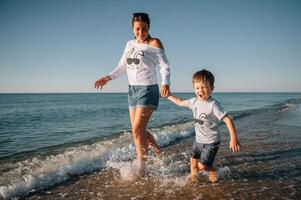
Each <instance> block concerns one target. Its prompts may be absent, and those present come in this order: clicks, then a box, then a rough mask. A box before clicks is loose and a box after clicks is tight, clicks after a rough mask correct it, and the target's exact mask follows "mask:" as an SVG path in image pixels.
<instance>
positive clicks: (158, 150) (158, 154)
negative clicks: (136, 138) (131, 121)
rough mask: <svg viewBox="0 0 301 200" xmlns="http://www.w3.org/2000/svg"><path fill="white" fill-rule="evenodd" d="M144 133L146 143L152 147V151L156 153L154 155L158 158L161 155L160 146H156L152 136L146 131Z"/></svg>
mask: <svg viewBox="0 0 301 200" xmlns="http://www.w3.org/2000/svg"><path fill="white" fill-rule="evenodd" d="M146 135H147V140H148V145H149V146H151V148H152V149H153V151H154V152H155V154H156V157H157V158H159V157H160V155H161V150H160V147H159V146H158V144H157V142H156V140H155V138H154V136H153V135H152V134H151V133H150V132H148V131H146Z"/></svg>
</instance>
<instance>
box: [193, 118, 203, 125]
mask: <svg viewBox="0 0 301 200" xmlns="http://www.w3.org/2000/svg"><path fill="white" fill-rule="evenodd" d="M193 122H194V123H195V124H196V123H198V124H199V125H203V124H204V121H203V120H200V119H195V118H194V119H193Z"/></svg>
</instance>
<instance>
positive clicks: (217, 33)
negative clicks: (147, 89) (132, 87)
mask: <svg viewBox="0 0 301 200" xmlns="http://www.w3.org/2000/svg"><path fill="white" fill-rule="evenodd" d="M134 12H147V13H149V15H150V18H151V29H150V34H151V36H152V37H156V38H159V39H160V40H161V42H162V43H163V45H164V48H165V53H166V56H167V58H168V60H169V64H170V70H171V91H172V92H192V91H193V89H192V84H191V77H192V75H193V73H194V72H196V71H198V70H200V69H203V68H204V69H208V70H210V71H211V72H212V73H213V74H214V75H215V79H216V82H215V92H301V37H300V36H301V1H299V0H295V1H294V0H196V1H192V0H186V1H177V0H174V1H168V0H165V1H161V0H152V1H149V0H98V1H96V0H26V1H24V0H1V1H0V93H40V92H41V93H48V92H49V93H56V92H58V93H64V92H67V93H69V92H71V93H73V92H79V93H82V92H89V93H90V92H92V93H94V92H127V77H126V75H124V76H123V77H121V78H119V79H117V80H114V81H111V82H109V83H108V84H107V85H106V86H105V87H104V88H103V90H102V91H98V90H95V89H94V82H95V81H96V80H97V79H99V78H100V77H102V76H104V75H106V74H108V73H109V72H111V71H112V70H113V69H114V68H115V67H117V64H118V62H119V59H120V57H121V55H122V53H123V50H124V48H125V44H126V42H127V41H128V40H131V39H133V37H134V36H133V33H132V28H131V18H132V13H134ZM158 73H159V72H158ZM158 77H160V76H159V75H158Z"/></svg>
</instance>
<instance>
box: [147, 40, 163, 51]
mask: <svg viewBox="0 0 301 200" xmlns="http://www.w3.org/2000/svg"><path fill="white" fill-rule="evenodd" d="M149 45H150V46H152V47H155V48H159V49H162V50H164V47H163V44H162V42H161V41H160V39H159V38H151V39H150V41H149Z"/></svg>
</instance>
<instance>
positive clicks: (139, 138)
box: [130, 108, 153, 170]
mask: <svg viewBox="0 0 301 200" xmlns="http://www.w3.org/2000/svg"><path fill="white" fill-rule="evenodd" d="M152 113H153V109H151V108H136V109H130V119H131V124H132V133H133V137H134V143H135V146H136V154H137V159H138V164H139V166H140V168H141V170H143V169H144V166H145V161H146V155H147V150H148V143H149V142H148V137H147V133H146V127H147V123H148V121H149V119H150V117H151V115H152Z"/></svg>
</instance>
